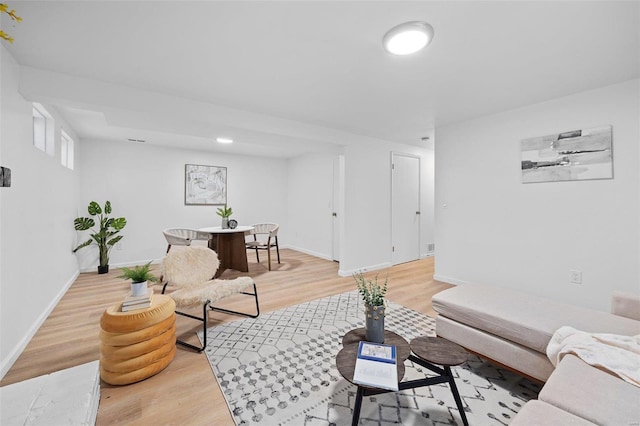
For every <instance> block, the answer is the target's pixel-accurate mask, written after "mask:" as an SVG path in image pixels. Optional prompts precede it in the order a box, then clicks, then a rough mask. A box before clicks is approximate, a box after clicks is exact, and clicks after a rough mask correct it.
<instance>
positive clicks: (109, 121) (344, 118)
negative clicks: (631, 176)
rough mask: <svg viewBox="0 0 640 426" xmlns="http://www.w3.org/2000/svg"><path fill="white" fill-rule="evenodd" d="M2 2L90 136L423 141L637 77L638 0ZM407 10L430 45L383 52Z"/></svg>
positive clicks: (285, 148)
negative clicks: (409, 51)
mask: <svg viewBox="0 0 640 426" xmlns="http://www.w3.org/2000/svg"><path fill="white" fill-rule="evenodd" d="M8 3H9V6H10V7H11V8H15V9H16V11H17V13H18V15H20V16H22V17H23V22H22V23H20V24H13V23H12V22H10V21H8V20H6V16H5V15H3V18H2V19H3V20H2V26H1V27H2V29H3V30H5V31H6V32H8V33H10V34H11V35H12V36H13V37H14V38H15V40H16V41H15V42H14V43H13V44H7V43H5V44H4V45H5V46H6V47H7V48H8V50H9V51H10V52H11V53H12V55H13V56H14V58H15V59H16V60H17V61H18V62H19V63H20V64H21V65H23V66H26V67H32V68H34V70H32V71H33V72H32V73H31V74H30V75H31V78H24V79H23V83H22V84H23V86H24V87H21V90H22V91H23V93H24V94H28V96H29V97H31V98H33V100H42V101H47V102H48V103H49V104H53V105H55V106H57V107H58V108H59V110H60V111H61V112H62V113H63V115H64V117H65V118H66V119H67V120H68V121H69V123H70V124H71V125H72V126H73V127H74V130H75V131H76V132H77V133H78V135H79V136H80V137H82V138H96V139H102V140H119V141H122V140H126V139H127V138H135V139H146V140H147V143H151V144H159V145H179V146H183V147H186V148H195V149H213V150H225V151H227V152H237V153H242V154H250V153H253V154H258V155H275V156H284V157H289V156H294V155H299V154H302V153H305V152H308V151H325V150H332V149H335V148H336V147H338V148H339V147H340V146H341V145H345V144H348V143H350V142H351V141H356V140H358V141H367V140H368V139H367V138H375V139H383V140H389V141H395V142H402V143H408V144H413V145H421V144H424V143H423V142H422V141H421V137H423V136H426V135H430V136H432V135H433V129H434V128H435V127H438V126H443V125H447V124H451V123H455V122H460V121H464V120H467V119H471V118H474V117H478V116H482V115H486V114H491V113H495V112H500V111H504V110H508V109H512V108H517V107H520V106H524V105H528V104H531V103H535V102H540V101H544V100H547V99H552V98H556V97H559V96H564V95H568V94H571V93H575V92H579V91H582V90H586V89H590V88H596V87H601V86H605V85H608V84H614V83H618V82H621V81H625V80H629V79H632V78H638V77H639V76H640V26H639V21H640V19H639V18H640V7H639V6H640V2H639V1H623V2H613V1H602V2H597V1H565V2H558V1H556V2H553V1H544V2H543V1H533V2H525V1H511V2H506V1H495V2H490V1H470V2H464V1H414V2H401V1H353V2H345V1H319V2H314V1H290V2H278V1H263V2H246V1H228V2H224V1H196V2H187V1H162V2H151V1H142V2H126V1H109V2H98V1H76V2H60V1H41V2H38V1H14V2H11V1H9V2H8ZM410 20H425V21H428V22H429V23H430V24H431V25H432V26H433V27H434V29H435V37H434V40H433V42H432V44H431V45H430V46H429V47H428V48H427V49H426V50H424V51H422V52H420V53H418V54H416V55H415V56H410V57H395V56H392V55H390V54H388V53H386V52H385V51H384V50H383V49H382V45H381V39H382V36H383V35H384V33H385V32H386V31H387V30H388V29H390V28H391V27H393V26H395V25H397V24H399V23H401V22H405V21H410ZM43 71H47V73H43ZM49 72H55V73H62V74H67V75H66V76H63V75H61V74H53V73H49ZM69 76H73V77H74V78H69ZM47 78H48V79H49V81H50V82H51V83H50V85H51V86H55V88H49V89H46V88H43V87H42V86H43V85H41V84H38V81H40V80H42V79H47ZM55 89H57V90H55ZM88 93H90V94H91V96H89V95H87V94H88ZM116 94H117V96H116ZM222 135H224V136H230V137H233V138H234V139H235V140H236V143H234V144H233V145H232V146H220V145H218V144H215V143H214V142H212V140H213V139H214V138H215V136H222Z"/></svg>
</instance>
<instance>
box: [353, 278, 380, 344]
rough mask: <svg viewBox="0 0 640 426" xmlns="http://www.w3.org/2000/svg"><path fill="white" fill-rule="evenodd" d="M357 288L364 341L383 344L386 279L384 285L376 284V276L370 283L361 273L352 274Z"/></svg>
mask: <svg viewBox="0 0 640 426" xmlns="http://www.w3.org/2000/svg"><path fill="white" fill-rule="evenodd" d="M353 278H354V279H355V280H356V285H357V286H358V293H360V295H361V296H362V301H363V302H364V313H365V339H367V341H369V342H373V343H383V342H384V315H385V299H384V296H385V294H386V293H387V278H385V280H384V284H382V285H380V284H378V276H377V275H376V278H375V279H374V280H373V281H371V280H367V279H366V278H365V277H364V275H363V274H362V273H358V274H354V275H353Z"/></svg>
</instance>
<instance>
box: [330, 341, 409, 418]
mask: <svg viewBox="0 0 640 426" xmlns="http://www.w3.org/2000/svg"><path fill="white" fill-rule="evenodd" d="M364 340H365V330H364V328H356V329H355V330H351V331H350V332H348V333H347V334H345V335H344V337H343V338H342V346H343V348H342V349H341V350H340V352H338V355H337V356H336V366H337V367H338V371H339V372H340V374H341V375H342V377H344V378H345V379H346V380H347V381H349V382H350V383H353V372H354V370H355V367H356V360H357V359H358V346H359V343H360V342H361V341H364ZM384 344H385V345H394V346H395V347H396V359H397V363H396V366H397V368H398V370H397V372H398V382H400V380H402V378H403V377H404V361H405V360H406V359H407V358H409V355H410V354H411V348H410V347H409V343H408V342H407V341H406V340H405V339H404V338H402V337H401V336H399V335H398V334H396V333H394V332H393V331H388V330H385V331H384ZM353 384H354V385H356V386H357V387H358V390H357V392H356V401H355V404H354V406H353V417H352V419H351V424H352V425H357V424H358V420H359V419H360V408H361V407H362V397H364V396H370V395H377V394H380V393H386V392H391V391H388V390H386V389H380V388H372V387H369V386H363V385H360V384H358V383H353Z"/></svg>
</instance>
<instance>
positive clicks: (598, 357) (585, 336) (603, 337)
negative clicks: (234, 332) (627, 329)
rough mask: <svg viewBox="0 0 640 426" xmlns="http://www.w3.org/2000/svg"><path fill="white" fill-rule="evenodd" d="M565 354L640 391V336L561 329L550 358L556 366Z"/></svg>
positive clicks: (550, 349)
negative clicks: (612, 375) (574, 356)
mask: <svg viewBox="0 0 640 426" xmlns="http://www.w3.org/2000/svg"><path fill="white" fill-rule="evenodd" d="M566 354H573V355H576V356H577V357H579V358H580V359H582V360H583V361H584V362H586V363H587V364H589V365H593V366H594V367H597V368H600V369H601V370H604V371H607V372H610V373H612V374H614V375H616V376H618V377H620V378H621V379H622V380H624V381H626V382H628V383H631V384H632V385H635V386H638V387H640V335H637V336H620V335H616V334H595V333H587V332H584V331H579V330H576V329H575V328H572V327H567V326H565V327H560V328H559V329H558V330H556V332H555V333H554V334H553V336H552V337H551V340H550V341H549V345H548V346H547V356H548V357H549V360H550V361H551V363H552V364H553V365H554V366H555V365H558V363H559V362H560V360H561V359H562V357H563V356H564V355H566Z"/></svg>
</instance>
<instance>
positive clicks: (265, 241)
mask: <svg viewBox="0 0 640 426" xmlns="http://www.w3.org/2000/svg"><path fill="white" fill-rule="evenodd" d="M279 228H280V226H279V225H278V224H277V223H257V224H254V225H253V230H252V231H251V235H253V241H247V242H246V247H247V249H251V250H255V251H256V259H257V261H258V263H260V255H259V254H258V251H259V250H266V251H267V259H268V264H269V270H271V249H272V248H273V247H275V248H276V253H277V255H278V263H280V247H279V246H278V229H279Z"/></svg>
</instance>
